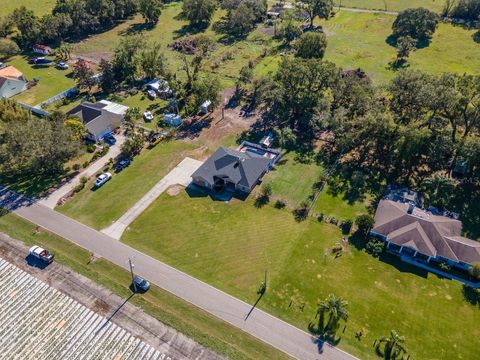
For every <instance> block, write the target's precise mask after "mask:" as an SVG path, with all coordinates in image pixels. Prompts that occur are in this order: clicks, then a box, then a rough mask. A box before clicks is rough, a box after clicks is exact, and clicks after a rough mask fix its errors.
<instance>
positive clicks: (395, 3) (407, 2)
mask: <svg viewBox="0 0 480 360" xmlns="http://www.w3.org/2000/svg"><path fill="white" fill-rule="evenodd" d="M334 2H335V5H337V6H344V7H353V8H360V9H374V10H387V11H401V10H405V9H409V8H417V7H424V8H426V9H430V10H432V11H435V12H437V13H439V12H441V11H442V9H443V6H444V4H445V0H335V1H334Z"/></svg>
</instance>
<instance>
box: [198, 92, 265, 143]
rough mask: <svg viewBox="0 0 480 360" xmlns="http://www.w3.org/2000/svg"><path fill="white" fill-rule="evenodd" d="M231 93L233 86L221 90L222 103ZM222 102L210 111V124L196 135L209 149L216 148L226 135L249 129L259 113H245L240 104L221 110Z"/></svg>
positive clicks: (229, 97) (227, 99) (226, 101)
mask: <svg viewBox="0 0 480 360" xmlns="http://www.w3.org/2000/svg"><path fill="white" fill-rule="evenodd" d="M233 94H234V89H233V88H232V89H225V90H224V91H222V95H221V98H222V100H223V104H226V103H228V102H229V101H230V99H231V98H232V96H233ZM223 104H222V105H220V106H219V107H218V108H217V109H215V111H214V112H213V113H212V120H211V122H210V126H209V127H206V128H204V129H203V130H202V131H201V132H200V134H199V136H198V140H200V141H201V142H202V143H204V144H205V145H207V146H208V147H209V148H210V149H216V148H217V147H218V146H219V145H220V144H221V143H222V141H224V140H225V138H226V137H227V136H229V135H232V134H233V135H239V134H241V133H242V132H243V131H245V130H248V129H250V128H251V126H252V125H253V124H255V122H257V120H258V119H259V114H256V113H251V114H248V115H246V114H245V113H244V112H243V111H242V109H241V107H240V106H234V107H228V106H226V107H225V108H224V109H223V111H222V108H223V107H224V106H223Z"/></svg>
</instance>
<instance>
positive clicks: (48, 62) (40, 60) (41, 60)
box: [35, 58, 53, 66]
mask: <svg viewBox="0 0 480 360" xmlns="http://www.w3.org/2000/svg"><path fill="white" fill-rule="evenodd" d="M35 65H37V66H50V65H53V61H52V60H50V59H45V58H37V61H35Z"/></svg>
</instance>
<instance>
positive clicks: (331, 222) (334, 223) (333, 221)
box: [330, 216, 338, 225]
mask: <svg viewBox="0 0 480 360" xmlns="http://www.w3.org/2000/svg"><path fill="white" fill-rule="evenodd" d="M330 224H333V225H337V224H338V220H337V219H335V218H334V217H333V216H332V217H331V218H330Z"/></svg>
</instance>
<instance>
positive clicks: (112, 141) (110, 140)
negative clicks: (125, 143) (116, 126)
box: [103, 134, 117, 145]
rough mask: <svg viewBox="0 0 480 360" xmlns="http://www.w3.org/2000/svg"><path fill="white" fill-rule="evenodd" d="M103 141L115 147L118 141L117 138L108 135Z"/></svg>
mask: <svg viewBox="0 0 480 360" xmlns="http://www.w3.org/2000/svg"><path fill="white" fill-rule="evenodd" d="M103 141H105V142H106V143H107V144H108V145H115V144H116V142H117V139H115V136H113V135H112V134H107V135H105V136H104V137H103Z"/></svg>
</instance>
